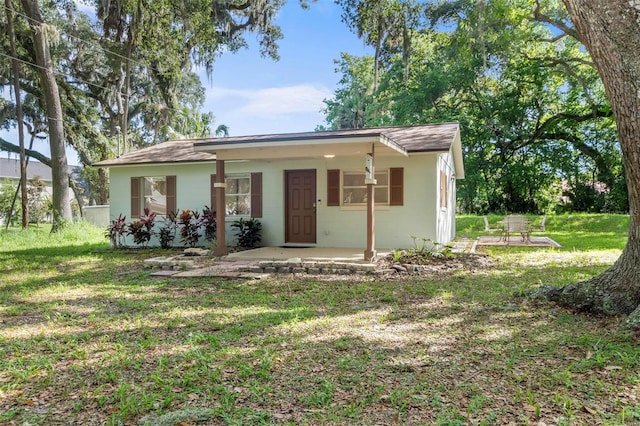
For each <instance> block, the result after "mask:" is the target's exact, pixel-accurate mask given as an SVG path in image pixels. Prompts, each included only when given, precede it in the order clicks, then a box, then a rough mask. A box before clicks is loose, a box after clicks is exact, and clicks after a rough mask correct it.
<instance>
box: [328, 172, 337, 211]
mask: <svg viewBox="0 0 640 426" xmlns="http://www.w3.org/2000/svg"><path fill="white" fill-rule="evenodd" d="M339 205H340V170H339V169H332V170H327V206H339Z"/></svg>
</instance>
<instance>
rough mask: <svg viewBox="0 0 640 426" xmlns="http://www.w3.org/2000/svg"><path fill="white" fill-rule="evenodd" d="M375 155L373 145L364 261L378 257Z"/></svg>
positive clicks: (368, 171)
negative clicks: (376, 246) (376, 247)
mask: <svg viewBox="0 0 640 426" xmlns="http://www.w3.org/2000/svg"><path fill="white" fill-rule="evenodd" d="M374 163H375V155H374V145H373V144H372V145H371V152H370V153H369V154H367V163H366V167H365V179H364V183H365V184H366V185H367V249H366V250H365V251H364V260H367V261H371V260H374V259H375V257H376V249H375V245H376V232H375V228H376V226H375V224H376V218H375V205H376V204H375V199H374V197H375V184H376V183H377V182H376V174H375V165H374Z"/></svg>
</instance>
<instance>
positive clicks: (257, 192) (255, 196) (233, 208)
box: [210, 172, 262, 217]
mask: <svg viewBox="0 0 640 426" xmlns="http://www.w3.org/2000/svg"><path fill="white" fill-rule="evenodd" d="M225 182H226V184H227V187H226V189H225V197H224V204H225V215H227V216H251V217H262V173H260V172H257V173H244V174H230V175H225ZM215 183H216V175H211V205H210V207H211V210H213V211H214V212H215V211H216V208H217V206H216V188H215Z"/></svg>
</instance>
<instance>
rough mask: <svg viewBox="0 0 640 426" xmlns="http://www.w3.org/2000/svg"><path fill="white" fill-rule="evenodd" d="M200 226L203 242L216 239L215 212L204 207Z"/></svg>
mask: <svg viewBox="0 0 640 426" xmlns="http://www.w3.org/2000/svg"><path fill="white" fill-rule="evenodd" d="M200 225H201V226H202V227H203V228H204V239H205V240H207V241H213V240H215V239H216V212H214V211H212V210H211V209H210V208H209V206H204V209H203V210H202V216H201V217H200Z"/></svg>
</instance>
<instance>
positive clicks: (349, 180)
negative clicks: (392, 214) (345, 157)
mask: <svg viewBox="0 0 640 426" xmlns="http://www.w3.org/2000/svg"><path fill="white" fill-rule="evenodd" d="M376 180H377V184H376V185H375V186H374V189H375V201H376V204H383V205H389V206H402V205H403V204H404V169H403V168H402V167H392V168H390V169H388V170H382V171H379V172H376ZM366 204H367V186H366V184H365V183H364V171H362V172H359V171H357V172H354V171H341V170H339V169H330V170H327V206H340V205H345V206H363V205H366Z"/></svg>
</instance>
